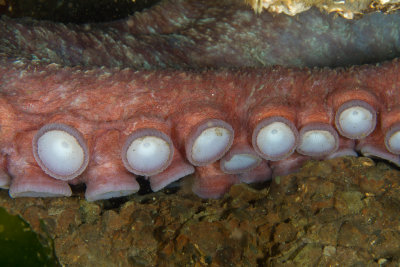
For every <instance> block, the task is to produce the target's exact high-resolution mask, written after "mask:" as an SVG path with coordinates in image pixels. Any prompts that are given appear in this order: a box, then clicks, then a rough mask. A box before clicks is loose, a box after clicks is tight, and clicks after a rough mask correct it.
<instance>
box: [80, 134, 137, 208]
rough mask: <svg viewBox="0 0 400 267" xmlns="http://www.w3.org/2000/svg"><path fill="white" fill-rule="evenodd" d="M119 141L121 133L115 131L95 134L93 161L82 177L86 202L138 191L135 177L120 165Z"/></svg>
mask: <svg viewBox="0 0 400 267" xmlns="http://www.w3.org/2000/svg"><path fill="white" fill-rule="evenodd" d="M121 139H122V138H121V133H120V132H119V131H117V130H106V131H104V130H103V131H99V132H98V133H96V139H95V140H96V143H95V145H94V147H93V152H92V157H93V160H92V161H91V165H90V167H89V170H88V172H87V174H85V175H84V181H85V183H86V192H85V196H86V199H87V200H88V201H94V200H99V199H107V198H112V197H120V196H126V195H130V194H133V193H136V192H137V191H139V184H138V183H137V182H136V177H135V176H134V175H133V174H131V173H129V172H128V171H127V169H126V168H125V167H124V165H123V164H122V161H121V156H120V153H121V145H120V144H121Z"/></svg>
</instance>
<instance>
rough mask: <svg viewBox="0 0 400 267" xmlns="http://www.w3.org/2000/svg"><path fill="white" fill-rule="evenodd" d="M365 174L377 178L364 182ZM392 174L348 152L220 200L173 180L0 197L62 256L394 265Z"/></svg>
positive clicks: (146, 261)
mask: <svg viewBox="0 0 400 267" xmlns="http://www.w3.org/2000/svg"><path fill="white" fill-rule="evenodd" d="M355 173H357V175H355ZM372 176H374V177H375V178H373V180H375V181H376V180H378V181H380V182H379V184H380V186H379V187H371V186H365V184H366V183H368V182H370V181H371V178H370V177H372ZM378 176H379V177H378ZM399 180H400V172H399V171H398V170H396V169H393V168H391V167H390V166H389V165H387V164H386V163H383V162H378V163H374V162H373V161H371V160H370V159H367V158H352V157H346V158H338V159H333V160H328V161H309V162H307V163H306V164H305V165H304V166H303V168H302V169H301V171H299V172H297V173H294V174H291V175H288V176H282V177H277V178H276V179H275V180H274V181H273V182H272V183H271V186H270V187H269V186H267V187H266V188H264V189H254V188H252V187H249V186H248V185H244V184H240V185H235V186H233V187H232V188H231V190H230V192H229V193H227V194H226V195H225V197H224V198H222V199H220V200H202V199H200V198H198V197H196V196H195V195H193V194H191V193H187V191H185V190H178V192H176V193H175V194H167V192H168V191H165V192H158V193H155V194H148V195H133V196H131V197H129V198H123V199H120V200H118V201H117V200H109V201H98V202H95V203H88V202H86V201H83V200H82V193H81V192H75V196H74V197H72V198H58V199H40V198H39V199H38V198H36V199H29V202H27V200H28V199H11V198H9V197H8V195H7V194H6V192H5V191H2V192H0V205H1V206H3V207H5V208H6V209H7V210H8V211H9V212H11V213H13V214H19V215H20V216H22V217H23V218H24V219H25V220H26V221H28V222H29V223H30V225H31V227H32V228H33V230H35V231H37V232H38V233H39V234H40V235H41V236H43V237H48V236H50V237H51V238H53V239H54V245H55V253H56V255H57V257H58V259H59V261H60V263H61V264H63V265H66V266H94V265H96V266H282V265H284V266H310V265H318V266H326V265H339V266H352V265H354V264H356V265H360V266H361V265H362V266H378V265H381V266H397V264H399V263H400V217H399V214H400V205H399V203H400V201H399V198H400V196H399V194H398V192H399V189H400V186H399ZM277 182H279V183H277ZM379 188H385V190H380V189H379ZM27 203H29V205H27Z"/></svg>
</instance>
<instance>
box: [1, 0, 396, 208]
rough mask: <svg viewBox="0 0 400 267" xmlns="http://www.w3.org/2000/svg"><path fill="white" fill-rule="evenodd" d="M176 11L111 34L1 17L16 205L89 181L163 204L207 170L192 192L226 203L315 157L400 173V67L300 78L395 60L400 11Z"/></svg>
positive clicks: (115, 25)
mask: <svg viewBox="0 0 400 267" xmlns="http://www.w3.org/2000/svg"><path fill="white" fill-rule="evenodd" d="M171 2H172V1H163V2H161V3H160V4H159V5H158V6H155V7H153V8H151V9H149V10H148V11H144V12H141V13H138V14H135V15H133V16H131V17H129V18H127V19H125V20H122V21H118V22H112V23H107V24H93V25H82V26H78V25H62V24H57V23H50V22H38V21H32V20H29V19H24V20H12V19H8V18H2V19H1V20H0V109H1V110H0V149H1V159H0V186H1V187H3V188H9V193H10V195H11V196H12V197H24V196H36V197H52V196H70V195H71V194H72V192H71V189H70V187H69V184H78V183H85V184H86V193H85V195H86V198H87V199H88V200H89V201H94V200H99V199H107V198H112V197H119V196H124V195H129V194H133V193H135V192H137V191H138V190H139V185H138V183H137V182H136V180H135V177H136V176H137V175H142V176H145V177H147V178H148V179H149V181H150V185H151V187H152V189H153V190H154V191H158V190H160V189H162V188H164V187H165V186H167V185H168V184H170V183H172V182H174V181H177V180H179V179H180V178H182V177H184V176H186V175H189V174H192V173H195V179H194V184H193V191H194V192H195V193H196V194H197V195H199V196H201V197H206V198H207V197H208V198H217V197H220V196H221V195H222V194H224V193H225V192H226V191H227V190H228V189H229V187H230V186H231V185H233V184H235V183H239V182H245V183H252V182H262V181H265V180H268V179H270V178H271V177H273V176H278V175H284V174H288V173H290V172H293V171H295V170H296V169H298V168H299V166H300V165H301V163H302V162H304V161H305V160H307V159H309V158H315V159H324V158H332V157H338V156H344V155H351V156H356V155H357V152H359V153H361V154H363V155H367V156H373V157H379V158H383V159H385V160H389V161H391V162H393V163H394V164H397V165H400V159H399V154H400V144H399V143H400V122H399V120H400V108H399V105H398V99H399V94H400V89H399V83H400V81H399V61H398V60H393V61H387V62H386V63H381V64H377V65H364V66H358V67H348V68H333V69H328V68H322V69H308V68H296V67H304V66H338V65H351V64H355V63H364V62H370V61H376V60H379V61H381V60H385V59H388V58H392V57H394V56H396V55H397V53H398V52H399V49H400V45H399V43H400V42H399V39H398V38H399V36H400V34H399V31H400V30H399V28H398V27H397V25H398V24H399V23H400V16H399V15H398V14H392V15H382V14H370V15H366V16H365V17H364V19H363V20H359V21H346V20H344V19H341V18H334V17H333V16H328V15H322V14H320V13H319V12H317V11H315V10H312V11H310V12H308V13H307V14H305V13H303V14H301V15H299V16H297V17H294V18H291V17H287V16H284V15H280V16H272V15H270V14H268V13H267V12H263V13H262V14H261V15H256V14H254V13H253V11H252V10H251V9H250V8H249V7H246V6H244V5H243V4H242V3H241V1H240V2H239V1H238V2H236V1H221V2H218V3H214V2H212V1H208V2H207V1H179V0H178V1H173V2H174V4H173V5H171ZM228 7H229V8H228ZM176 21H179V23H177V22H176ZM377 36H379V38H377ZM276 64H278V65H283V66H294V67H293V68H288V67H266V66H270V65H276ZM207 67H216V68H219V69H214V70H203V68H207ZM225 67H230V68H225ZM232 67H235V68H236V69H232ZM254 67H256V68H254ZM163 68H174V69H163ZM189 68H190V69H189ZM145 69H149V70H145ZM178 69H181V70H178Z"/></svg>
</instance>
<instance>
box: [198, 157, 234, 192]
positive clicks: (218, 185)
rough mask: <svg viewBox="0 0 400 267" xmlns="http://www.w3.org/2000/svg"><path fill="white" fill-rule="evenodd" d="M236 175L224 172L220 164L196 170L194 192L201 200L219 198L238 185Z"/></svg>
mask: <svg viewBox="0 0 400 267" xmlns="http://www.w3.org/2000/svg"><path fill="white" fill-rule="evenodd" d="M238 182H239V179H238V178H237V177H236V176H235V175H229V174H226V173H224V172H222V171H221V170H220V168H219V164H218V163H214V164H210V165H207V166H204V167H197V168H196V178H195V180H194V183H193V186H192V190H193V192H194V193H195V194H196V195H198V196H199V197H201V198H219V197H221V196H222V195H224V194H225V193H226V192H227V191H228V190H229V188H230V187H231V186H232V185H234V184H236V183H238Z"/></svg>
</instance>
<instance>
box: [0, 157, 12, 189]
mask: <svg viewBox="0 0 400 267" xmlns="http://www.w3.org/2000/svg"><path fill="white" fill-rule="evenodd" d="M5 170H6V158H5V157H3V156H0V188H4V189H8V188H9V187H10V182H11V179H10V176H9V175H8V174H7V173H6V172H5Z"/></svg>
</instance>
